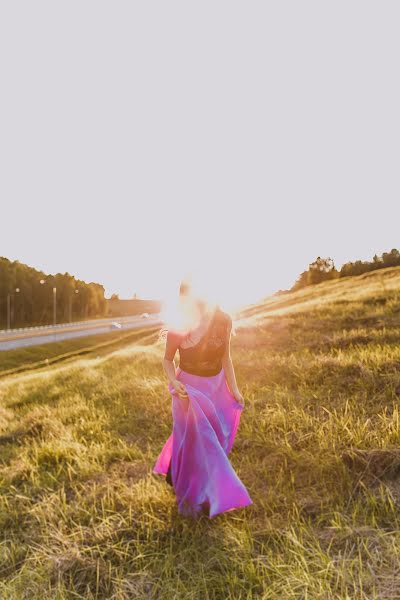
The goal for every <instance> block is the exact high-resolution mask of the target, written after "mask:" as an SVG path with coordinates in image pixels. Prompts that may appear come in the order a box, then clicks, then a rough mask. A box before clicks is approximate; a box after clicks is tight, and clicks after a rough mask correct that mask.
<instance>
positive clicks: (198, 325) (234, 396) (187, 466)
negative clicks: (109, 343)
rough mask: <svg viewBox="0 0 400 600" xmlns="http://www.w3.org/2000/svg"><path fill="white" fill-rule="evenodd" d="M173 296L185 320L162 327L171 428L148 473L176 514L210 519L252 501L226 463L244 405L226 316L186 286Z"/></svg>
mask: <svg viewBox="0 0 400 600" xmlns="http://www.w3.org/2000/svg"><path fill="white" fill-rule="evenodd" d="M179 293H180V301H181V303H182V306H183V307H184V308H185V309H186V313H187V314H191V317H192V318H191V324H190V326H189V328H185V329H184V330H177V329H169V330H168V332H167V335H166V346H165V355H164V359H163V367H164V370H165V372H166V374H167V377H168V380H169V384H168V389H169V391H170V393H171V396H172V416H173V430H172V433H171V435H170V437H169V438H168V439H167V441H166V442H165V444H164V446H163V448H162V450H161V453H160V454H159V456H158V459H157V461H156V463H155V465H154V468H153V472H154V473H159V474H162V475H164V476H166V479H167V481H168V483H170V485H172V486H173V488H174V491H175V494H176V498H177V502H178V510H179V512H180V513H181V514H182V515H190V516H193V517H196V516H198V515H199V514H201V513H203V514H204V513H205V514H206V515H207V516H208V517H209V518H212V517H215V516H216V515H217V514H219V513H223V512H227V511H231V510H234V509H237V508H242V507H245V506H248V505H249V504H253V501H252V499H251V498H250V496H249V493H248V491H247V489H246V487H245V486H244V484H243V483H242V481H241V480H240V479H239V477H238V476H237V474H236V472H235V470H234V469H233V467H232V465H231V463H230V461H229V459H228V454H229V452H230V451H231V448H232V446H233V442H234V439H235V436H236V432H237V429H238V426H239V421H240V416H241V411H242V410H243V408H244V401H243V397H242V395H241V393H240V392H239V389H238V386H237V383H236V378H235V371H234V368H233V364H232V359H231V356H230V337H231V329H232V319H231V317H230V316H229V315H228V314H227V313H225V312H224V311H222V310H221V308H220V307H219V305H218V304H211V303H209V302H207V301H206V300H205V298H204V297H202V296H199V294H196V293H194V292H193V289H192V287H191V286H190V285H189V284H188V283H182V284H181V287H180V292H179ZM177 350H178V351H179V367H178V368H177V369H175V364H174V357H175V354H176V351H177Z"/></svg>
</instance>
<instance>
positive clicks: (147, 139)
mask: <svg viewBox="0 0 400 600" xmlns="http://www.w3.org/2000/svg"><path fill="white" fill-rule="evenodd" d="M399 26H400V3H399V2H398V0H397V1H393V2H388V1H382V0H381V1H375V2H368V1H366V0H362V1H358V2H355V1H351V0H346V1H338V0H335V2H321V1H320V0H318V1H315V2H307V1H302V2H299V1H298V0H296V1H292V2H288V1H285V0H280V1H275V2H268V1H265V0H264V1H263V2H252V1H250V2H244V1H242V2H235V1H232V0H230V1H229V2H228V1H218V0H213V2H208V1H204V0H202V1H201V2H196V3H195V2H187V1H185V2H183V1H182V2H173V1H168V2H140V3H139V2H133V1H129V2H122V1H117V2H102V1H99V0H96V1H95V2H94V1H90V2H89V1H85V0H82V1H80V2H78V1H68V2H66V1H65V2H54V0H52V1H48V2H41V1H40V0H36V1H35V2H31V1H29V2H28V1H27V2H7V1H3V2H1V0H0V76H1V80H0V82H1V83H0V85H1V93H0V109H1V110H0V170H1V172H0V203H1V227H0V255H2V256H6V257H8V258H10V259H12V260H15V259H18V260H20V261H21V262H24V263H28V264H29V265H32V266H34V267H36V268H40V269H43V270H44V271H46V272H50V273H55V272H65V271H68V272H69V273H71V274H74V275H75V276H77V277H79V278H82V279H84V280H86V281H97V282H99V283H103V285H105V287H106V294H107V295H110V294H111V293H112V292H117V293H119V294H120V296H121V297H130V296H132V294H133V293H134V292H135V291H136V292H137V293H138V294H140V295H142V296H157V297H160V296H163V294H165V293H166V290H167V289H175V287H174V286H176V285H177V281H178V280H179V278H180V276H181V275H183V274H184V273H185V272H187V271H188V270H189V269H190V268H191V267H192V266H193V265H197V266H199V265H200V266H199V268H201V269H203V271H204V270H206V271H207V272H208V270H209V272H210V282H211V285H213V282H214V283H215V282H217V281H218V282H219V284H223V285H224V286H225V287H226V289H227V290H229V294H231V295H232V297H235V298H240V299H243V300H249V301H251V299H253V298H254V299H256V298H259V297H261V296H263V295H267V294H268V293H270V292H272V291H275V290H276V289H278V288H282V287H288V286H290V285H291V284H292V283H293V282H294V280H295V279H296V277H297V275H298V274H299V272H300V271H302V270H304V268H306V267H307V265H308V263H309V262H311V261H312V260H313V259H314V258H315V257H316V256H317V255H321V256H331V257H332V258H334V259H335V262H336V265H337V266H340V265H341V264H342V263H343V262H345V261H347V260H355V259H357V258H362V259H367V258H369V257H372V255H373V254H374V253H375V252H377V253H381V252H383V251H385V250H390V249H391V248H392V247H400V236H399V230H400V221H399V217H400V169H399V167H400V108H399V107H400V80H399V72H400V64H399V63H400V36H399Z"/></svg>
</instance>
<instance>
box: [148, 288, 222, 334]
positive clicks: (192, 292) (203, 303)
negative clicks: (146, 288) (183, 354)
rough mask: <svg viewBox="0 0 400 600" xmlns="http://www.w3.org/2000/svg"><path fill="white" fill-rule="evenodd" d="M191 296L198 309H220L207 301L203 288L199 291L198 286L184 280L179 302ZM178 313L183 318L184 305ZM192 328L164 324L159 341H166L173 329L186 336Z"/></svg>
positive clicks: (189, 324) (188, 325) (187, 325)
mask: <svg viewBox="0 0 400 600" xmlns="http://www.w3.org/2000/svg"><path fill="white" fill-rule="evenodd" d="M191 296H192V299H194V302H195V304H196V305H197V307H202V308H205V307H207V306H210V305H211V306H212V307H213V308H214V309H216V308H218V304H213V303H209V302H208V301H207V300H206V298H205V295H204V293H202V290H201V288H200V289H199V288H198V286H197V287H196V285H195V286H193V284H192V283H190V281H189V280H188V279H183V280H182V281H181V283H180V286H179V294H178V300H179V301H180V302H185V300H186V299H188V298H190V297H191ZM179 301H178V304H179ZM178 313H179V317H183V308H182V304H181V306H180V307H179V308H178ZM182 320H183V319H182ZM190 328H191V323H186V324H182V323H180V324H178V325H176V326H174V325H173V324H172V323H171V322H169V323H168V322H167V323H164V325H163V327H162V328H161V330H160V333H159V340H162V341H165V340H166V338H167V334H168V331H169V330H171V329H176V330H178V331H180V332H181V333H183V334H185V333H188V332H189V330H190Z"/></svg>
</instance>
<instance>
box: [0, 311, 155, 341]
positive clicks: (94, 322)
mask: <svg viewBox="0 0 400 600" xmlns="http://www.w3.org/2000/svg"><path fill="white" fill-rule="evenodd" d="M156 318H160V314H159V313H149V316H148V317H146V321H147V320H150V319H156ZM133 319H135V320H138V321H141V320H144V317H142V316H141V315H130V316H129V315H128V316H124V317H107V318H106V319H89V320H87V321H73V322H71V323H56V324H55V325H33V326H32V327H17V328H14V329H0V337H1V336H2V335H10V333H24V332H27V331H33V332H35V331H46V330H48V329H57V330H59V329H61V330H62V329H68V328H69V327H80V326H82V325H97V324H102V323H103V324H104V325H106V324H107V323H114V322H120V323H126V322H127V321H132V320H133Z"/></svg>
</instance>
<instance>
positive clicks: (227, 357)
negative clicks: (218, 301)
mask: <svg viewBox="0 0 400 600" xmlns="http://www.w3.org/2000/svg"><path fill="white" fill-rule="evenodd" d="M231 333H232V320H230V321H229V324H228V333H227V339H226V346H225V352H224V354H223V357H222V366H223V368H224V372H225V376H226V381H227V382H228V386H229V389H230V391H231V393H232V395H233V396H234V398H235V400H236V401H237V402H239V403H240V404H243V405H244V398H243V396H242V394H241V393H240V391H239V388H238V384H237V382H236V375H235V369H234V367H233V362H232V358H231Z"/></svg>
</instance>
